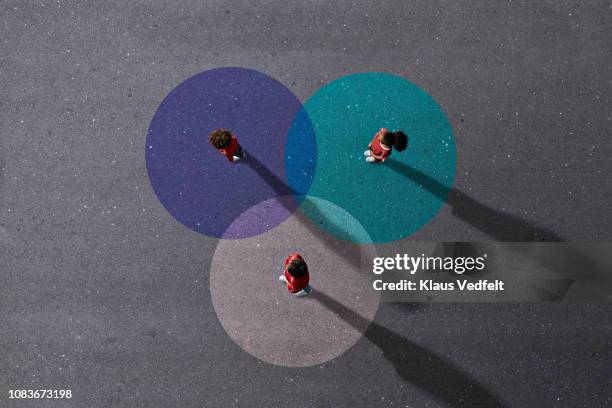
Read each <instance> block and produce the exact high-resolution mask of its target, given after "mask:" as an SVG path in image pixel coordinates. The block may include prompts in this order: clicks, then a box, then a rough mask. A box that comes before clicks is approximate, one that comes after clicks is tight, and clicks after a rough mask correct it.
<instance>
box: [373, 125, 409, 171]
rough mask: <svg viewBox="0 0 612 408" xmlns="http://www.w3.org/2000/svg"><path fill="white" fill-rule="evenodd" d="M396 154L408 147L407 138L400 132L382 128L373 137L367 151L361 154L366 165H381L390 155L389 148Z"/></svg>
mask: <svg viewBox="0 0 612 408" xmlns="http://www.w3.org/2000/svg"><path fill="white" fill-rule="evenodd" d="M393 147H394V148H395V150H397V151H398V152H402V151H404V150H406V148H407V147H408V136H406V134H405V133H404V132H402V131H401V130H398V131H396V132H391V131H389V130H387V129H385V128H382V129H380V130H379V131H378V133H376V135H374V139H372V141H371V142H370V144H369V145H368V150H366V151H365V152H363V155H364V156H365V158H366V161H367V162H368V163H382V162H384V161H385V160H387V157H389V155H391V148H393Z"/></svg>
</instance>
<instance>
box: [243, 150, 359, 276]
mask: <svg viewBox="0 0 612 408" xmlns="http://www.w3.org/2000/svg"><path fill="white" fill-rule="evenodd" d="M243 164H246V165H248V166H250V167H251V168H252V169H253V170H254V171H255V172H256V173H257V174H259V176H260V177H261V178H262V179H263V180H264V181H265V182H266V183H267V184H268V185H269V186H270V187H271V188H272V189H273V190H274V192H275V193H276V194H277V195H278V196H279V197H283V196H291V197H294V198H295V200H294V201H293V202H292V201H287V200H277V202H278V203H280V204H281V205H283V206H284V207H285V208H286V209H287V211H288V212H289V213H290V214H291V213H293V212H294V211H295V210H296V209H297V207H298V206H299V204H300V201H299V200H300V199H301V200H302V202H306V203H308V204H309V206H308V211H309V216H310V217H309V218H307V217H306V216H305V215H303V214H298V215H296V219H297V220H298V221H299V222H300V223H301V224H302V225H303V226H304V227H306V228H307V229H308V230H309V231H310V232H311V233H312V235H313V236H315V237H317V239H318V240H319V241H321V242H322V243H323V244H324V245H325V246H327V247H328V248H334V249H335V252H336V254H338V255H340V256H341V257H342V258H343V259H344V260H345V262H347V263H348V264H349V265H351V266H352V267H354V268H357V270H360V268H361V260H360V259H355V256H352V255H353V254H351V253H346V252H344V251H339V250H338V241H337V240H336V239H335V238H334V237H333V236H331V235H330V234H327V233H325V232H323V231H321V229H320V228H319V227H318V226H316V225H315V224H313V221H312V220H316V221H317V222H318V224H319V225H321V226H322V225H326V226H327V228H328V229H332V230H337V231H343V230H344V229H343V227H342V226H340V225H338V224H335V223H333V222H332V221H331V220H330V219H329V218H328V217H326V216H325V215H324V214H323V213H322V212H321V211H319V210H318V208H317V205H316V203H315V202H313V201H312V200H310V199H309V198H308V197H304V196H303V195H302V194H301V193H299V192H296V191H295V190H293V189H292V188H291V187H290V186H288V185H287V184H286V183H285V182H284V181H283V180H281V179H280V178H279V177H278V176H277V175H276V174H274V173H273V172H272V171H270V169H268V168H267V167H266V166H265V165H264V164H263V163H262V162H261V161H259V159H257V158H256V157H255V156H253V155H252V154H251V153H249V152H247V155H246V157H245V158H244V159H243Z"/></svg>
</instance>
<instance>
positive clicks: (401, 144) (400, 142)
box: [380, 130, 408, 152]
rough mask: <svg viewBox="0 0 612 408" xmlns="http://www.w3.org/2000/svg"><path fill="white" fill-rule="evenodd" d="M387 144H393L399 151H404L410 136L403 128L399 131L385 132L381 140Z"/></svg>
mask: <svg viewBox="0 0 612 408" xmlns="http://www.w3.org/2000/svg"><path fill="white" fill-rule="evenodd" d="M380 141H381V142H382V144H384V145H385V146H389V147H391V146H393V147H395V150H397V151H398V152H403V151H404V150H406V148H407V147H408V136H406V134H405V133H404V132H402V131H401V130H398V131H397V132H385V133H383V136H382V139H381V140H380Z"/></svg>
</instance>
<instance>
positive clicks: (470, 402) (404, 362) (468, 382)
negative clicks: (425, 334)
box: [310, 288, 504, 408]
mask: <svg viewBox="0 0 612 408" xmlns="http://www.w3.org/2000/svg"><path fill="white" fill-rule="evenodd" d="M310 296H311V297H312V299H314V300H316V301H318V302H319V303H321V305H323V306H324V307H326V308H327V309H329V310H330V311H331V312H333V313H335V314H337V315H338V316H339V317H340V318H341V319H342V320H344V321H345V322H347V323H348V324H350V325H351V326H353V327H354V328H355V329H357V330H359V331H364V330H365V333H364V336H365V337H366V338H367V339H368V340H370V341H371V342H372V343H374V344H375V345H376V346H377V347H378V348H379V349H380V350H381V351H382V352H383V356H384V357H385V359H386V360H388V361H389V362H390V363H391V364H392V365H393V368H394V369H395V371H396V372H397V374H398V375H399V376H400V377H401V378H402V380H403V381H405V382H409V383H411V384H414V385H415V386H417V387H418V388H420V389H421V390H423V391H425V392H427V393H429V394H430V395H431V396H432V397H434V398H435V399H437V400H439V401H442V402H444V403H445V404H446V405H448V406H449V407H453V408H460V407H461V408H464V407H487V408H489V407H491V408H492V407H504V403H503V402H502V401H501V399H500V398H499V397H498V396H497V395H495V394H494V393H492V392H491V391H489V390H487V389H486V388H485V386H484V385H482V384H480V383H479V382H478V381H477V380H476V379H474V378H472V377H471V376H470V375H469V374H467V373H465V372H463V371H462V370H461V369H460V368H459V367H457V366H455V365H454V364H453V363H451V362H450V361H447V360H445V359H444V358H442V357H441V356H439V355H437V354H435V353H434V352H432V351H429V350H427V349H426V348H424V347H422V346H419V345H418V344H416V343H414V342H412V341H410V340H408V339H406V338H404V337H402V336H400V335H399V334H397V333H395V332H393V331H391V330H389V329H387V328H385V327H384V326H381V325H380V324H377V323H375V322H372V323H370V322H369V321H368V319H366V318H364V317H363V316H361V315H359V314H358V313H356V312H355V311H353V310H351V309H350V308H348V307H346V306H345V305H343V304H341V303H340V302H338V301H336V300H334V299H332V298H331V297H329V296H328V295H326V294H325V293H323V292H321V291H320V290H318V288H314V290H313V292H312V294H311V295H310ZM368 325H369V326H368ZM366 329H367V330H366Z"/></svg>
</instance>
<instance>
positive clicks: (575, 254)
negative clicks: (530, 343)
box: [385, 159, 608, 300]
mask: <svg viewBox="0 0 612 408" xmlns="http://www.w3.org/2000/svg"><path fill="white" fill-rule="evenodd" d="M385 165H387V166H388V167H389V168H390V169H392V170H394V171H395V172H397V173H399V174H401V175H403V176H404V177H406V178H407V179H409V180H411V181H413V182H415V183H417V184H420V185H421V186H423V187H424V188H425V189H427V190H428V191H429V192H431V193H432V194H433V195H435V196H436V197H438V198H439V199H440V200H441V201H443V202H447V203H448V204H449V205H450V207H451V209H452V214H453V215H454V216H456V217H458V218H460V219H462V220H463V221H465V222H466V223H468V224H470V225H471V226H473V227H475V228H477V229H479V230H480V231H482V232H484V233H485V234H487V235H489V236H491V237H492V238H494V239H495V240H497V241H502V242H506V243H510V242H520V241H522V242H525V241H527V242H533V241H540V242H564V243H566V245H563V248H562V249H560V250H558V251H553V253H550V254H548V256H543V255H542V254H537V253H535V251H534V247H533V246H531V247H530V246H529V245H510V247H511V249H513V250H515V251H519V252H520V253H522V254H523V255H525V256H529V257H531V258H533V259H534V260H536V261H537V262H539V263H540V264H541V265H543V266H544V267H546V268H547V269H550V270H552V271H554V272H556V273H558V274H562V275H563V274H570V275H575V274H576V272H577V271H579V272H580V276H581V278H588V279H590V280H591V283H593V282H604V281H607V279H606V278H607V275H608V273H607V272H606V271H605V270H602V269H601V268H600V267H599V266H598V265H597V264H596V263H595V262H594V261H593V260H592V259H590V258H589V257H588V256H586V255H584V254H583V253H582V252H581V251H580V250H578V249H577V248H575V247H573V246H572V245H571V244H569V243H568V242H567V240H565V239H564V238H562V237H561V236H559V235H557V234H556V233H554V232H553V231H551V230H549V229H547V228H545V227H542V226H540V225H537V224H536V223H534V222H530V221H525V220H522V219H520V218H518V217H516V216H513V215H511V214H506V213H502V212H500V211H498V210H496V209H494V208H492V207H489V206H488V205H486V204H483V203H480V202H478V201H476V200H475V199H473V198H472V197H470V196H469V195H467V194H465V193H464V192H463V191H461V190H459V189H456V188H452V189H450V191H449V189H448V187H446V186H444V185H443V184H442V183H440V182H439V181H437V180H435V179H434V178H432V177H430V176H429V175H427V174H425V173H423V172H421V171H419V170H417V169H415V168H414V167H412V166H410V165H408V164H405V163H402V162H399V161H397V160H395V159H389V160H387V162H386V163H385ZM567 289H569V286H568V287H567ZM563 295H564V294H563ZM562 297H563V296H560V297H559V298H558V299H556V300H560V299H561V298H562Z"/></svg>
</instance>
